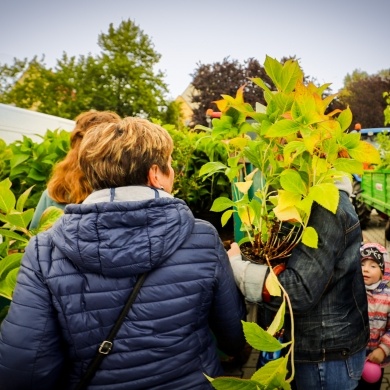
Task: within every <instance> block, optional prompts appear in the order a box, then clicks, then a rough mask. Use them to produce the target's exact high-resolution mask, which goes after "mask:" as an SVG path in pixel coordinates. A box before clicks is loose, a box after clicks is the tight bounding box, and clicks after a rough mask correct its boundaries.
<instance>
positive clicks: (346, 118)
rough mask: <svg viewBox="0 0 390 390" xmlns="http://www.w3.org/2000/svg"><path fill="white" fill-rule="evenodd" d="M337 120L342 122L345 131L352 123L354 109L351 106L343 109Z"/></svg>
mask: <svg viewBox="0 0 390 390" xmlns="http://www.w3.org/2000/svg"><path fill="white" fill-rule="evenodd" d="M337 121H338V122H339V123H340V127H341V130H342V131H345V130H347V129H348V128H349V126H350V124H351V123H352V111H351V110H350V108H349V107H348V108H346V109H345V110H343V111H341V113H340V114H339V116H338V117H337Z"/></svg>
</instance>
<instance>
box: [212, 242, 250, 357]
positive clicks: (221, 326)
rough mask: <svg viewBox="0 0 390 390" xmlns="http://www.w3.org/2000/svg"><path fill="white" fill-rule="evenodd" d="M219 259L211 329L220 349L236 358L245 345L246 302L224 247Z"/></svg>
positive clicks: (221, 248) (221, 247)
mask: <svg viewBox="0 0 390 390" xmlns="http://www.w3.org/2000/svg"><path fill="white" fill-rule="evenodd" d="M218 257H219V262H218V266H217V268H216V280H217V285H216V287H215V289H216V291H215V298H214V303H213V308H212V310H211V315H210V327H211V329H212V331H213V332H214V334H215V336H216V339H217V343H218V347H219V348H220V349H221V350H222V351H223V352H225V353H227V354H228V355H232V356H234V355H236V354H238V353H239V352H240V351H241V350H242V349H243V347H244V345H245V337H244V333H243V327H242V323H241V320H245V317H246V309H245V301H244V297H243V295H242V294H241V293H240V291H239V290H238V288H237V286H236V283H235V281H234V276H233V271H232V268H231V266H230V263H229V259H228V256H227V254H226V251H225V250H224V248H223V246H222V245H220V246H219V251H218Z"/></svg>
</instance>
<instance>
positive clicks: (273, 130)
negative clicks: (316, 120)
mask: <svg viewBox="0 0 390 390" xmlns="http://www.w3.org/2000/svg"><path fill="white" fill-rule="evenodd" d="M300 128H301V125H300V124H299V123H296V122H293V121H290V120H287V119H282V120H280V121H278V122H276V123H275V124H273V125H272V126H271V127H270V128H269V129H268V130H267V132H266V134H265V135H266V137H287V136H288V135H291V134H295V133H297V132H298V131H299V130H300Z"/></svg>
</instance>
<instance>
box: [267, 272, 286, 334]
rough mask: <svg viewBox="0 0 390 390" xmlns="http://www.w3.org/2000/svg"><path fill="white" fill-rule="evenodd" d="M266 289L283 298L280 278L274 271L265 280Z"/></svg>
mask: <svg viewBox="0 0 390 390" xmlns="http://www.w3.org/2000/svg"><path fill="white" fill-rule="evenodd" d="M265 287H266V288H267V290H268V292H269V293H270V294H271V295H273V296H275V297H280V296H282V290H281V289H280V286H279V283H278V278H277V277H276V275H275V274H274V273H273V272H272V271H271V272H270V273H269V274H268V276H267V279H266V280H265ZM272 334H273V333H272Z"/></svg>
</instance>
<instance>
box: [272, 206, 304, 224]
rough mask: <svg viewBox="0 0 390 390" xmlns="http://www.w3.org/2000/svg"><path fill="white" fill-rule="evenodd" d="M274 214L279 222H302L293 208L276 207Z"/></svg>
mask: <svg viewBox="0 0 390 390" xmlns="http://www.w3.org/2000/svg"><path fill="white" fill-rule="evenodd" d="M274 213H275V215H276V216H277V218H278V219H279V220H280V221H294V222H302V218H301V215H300V213H299V211H298V209H297V208H296V207H295V206H290V207H285V208H282V207H281V206H280V205H277V206H276V207H275V208H274Z"/></svg>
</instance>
